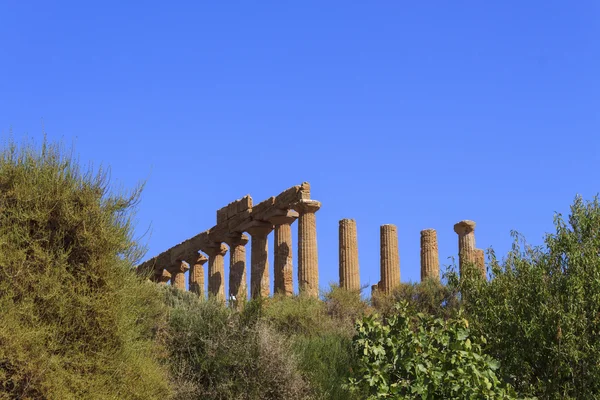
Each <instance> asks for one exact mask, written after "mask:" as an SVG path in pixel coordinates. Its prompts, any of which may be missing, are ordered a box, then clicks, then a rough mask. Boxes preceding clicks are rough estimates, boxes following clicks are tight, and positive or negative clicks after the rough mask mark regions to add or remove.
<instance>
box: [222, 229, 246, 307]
mask: <svg viewBox="0 0 600 400" xmlns="http://www.w3.org/2000/svg"><path fill="white" fill-rule="evenodd" d="M225 240H226V241H227V244H228V245H229V301H230V302H233V303H232V305H234V306H236V307H237V305H238V304H243V303H244V301H246V300H247V299H248V290H247V288H246V245H247V244H248V236H246V235H244V234H243V233H230V234H229V235H227V238H226V239H225Z"/></svg>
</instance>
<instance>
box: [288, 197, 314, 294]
mask: <svg viewBox="0 0 600 400" xmlns="http://www.w3.org/2000/svg"><path fill="white" fill-rule="evenodd" d="M319 208H321V203H320V202H318V201H316V200H309V199H302V200H300V201H298V202H297V203H296V204H294V210H296V211H298V213H300V217H299V218H298V288H299V291H300V293H301V294H303V293H304V294H306V295H308V296H311V297H319V258H318V252H317V218H316V215H315V213H316V212H317V211H318V210H319Z"/></svg>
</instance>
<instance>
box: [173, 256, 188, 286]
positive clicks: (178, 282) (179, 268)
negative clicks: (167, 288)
mask: <svg viewBox="0 0 600 400" xmlns="http://www.w3.org/2000/svg"><path fill="white" fill-rule="evenodd" d="M189 269H190V266H189V265H188V263H186V262H185V261H181V260H179V261H177V262H176V263H175V265H173V266H172V267H171V268H169V272H170V273H171V285H173V286H175V287H176V288H177V289H181V290H185V272H186V271H187V270H189Z"/></svg>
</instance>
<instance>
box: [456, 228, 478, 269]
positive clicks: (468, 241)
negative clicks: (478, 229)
mask: <svg viewBox="0 0 600 400" xmlns="http://www.w3.org/2000/svg"><path fill="white" fill-rule="evenodd" d="M454 232H456V233H457V234H458V263H459V272H460V275H461V276H462V274H463V266H464V265H466V264H467V263H474V262H475V222H473V221H469V220H464V221H460V222H458V223H456V224H455V225H454Z"/></svg>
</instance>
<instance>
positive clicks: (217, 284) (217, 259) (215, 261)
mask: <svg viewBox="0 0 600 400" xmlns="http://www.w3.org/2000/svg"><path fill="white" fill-rule="evenodd" d="M206 250H207V251H205V253H207V254H208V295H209V296H214V297H215V298H216V299H217V300H219V301H222V302H225V280H224V276H225V258H224V257H225V254H227V246H225V245H224V244H222V243H219V244H218V245H217V246H216V247H210V248H208V249H206Z"/></svg>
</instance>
